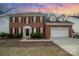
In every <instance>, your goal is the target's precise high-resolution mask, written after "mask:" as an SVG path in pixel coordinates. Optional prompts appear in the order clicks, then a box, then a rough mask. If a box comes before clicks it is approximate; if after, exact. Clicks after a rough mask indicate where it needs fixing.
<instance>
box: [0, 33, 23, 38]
mask: <svg viewBox="0 0 79 59" xmlns="http://www.w3.org/2000/svg"><path fill="white" fill-rule="evenodd" d="M0 38H5V39H9V38H22V34H11V33H4V32H2V33H0Z"/></svg>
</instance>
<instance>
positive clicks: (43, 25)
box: [0, 12, 73, 38]
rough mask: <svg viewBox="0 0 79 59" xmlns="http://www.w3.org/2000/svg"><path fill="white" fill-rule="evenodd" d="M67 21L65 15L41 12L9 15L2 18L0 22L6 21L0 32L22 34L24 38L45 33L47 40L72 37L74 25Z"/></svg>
mask: <svg viewBox="0 0 79 59" xmlns="http://www.w3.org/2000/svg"><path fill="white" fill-rule="evenodd" d="M6 17H8V18H6ZM66 19H67V17H66V16H65V15H59V16H58V15H55V14H46V13H41V12H27V13H21V14H20V13H18V14H17V13H16V14H8V15H6V16H4V17H3V16H2V19H1V17H0V20H3V21H5V23H4V22H2V23H1V24H0V25H3V27H2V26H0V32H3V31H4V32H10V33H13V34H17V33H22V34H23V38H26V37H30V34H31V33H36V32H39V33H43V35H44V37H45V38H54V37H71V36H72V25H73V23H72V22H69V21H67V20H66ZM0 22H1V21H0ZM6 23H7V25H6Z"/></svg>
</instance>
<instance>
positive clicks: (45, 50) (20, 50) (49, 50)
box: [0, 47, 70, 56]
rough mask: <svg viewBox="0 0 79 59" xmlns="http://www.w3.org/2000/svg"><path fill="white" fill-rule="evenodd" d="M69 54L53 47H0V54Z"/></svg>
mask: <svg viewBox="0 0 79 59" xmlns="http://www.w3.org/2000/svg"><path fill="white" fill-rule="evenodd" d="M3 55H4V56H69V55H70V54H68V53H66V52H64V51H62V50H60V49H59V50H58V49H57V48H53V47H38V48H37V47H26V48H25V47H12V48H11V47H6V48H4V47H2V48H0V56H3Z"/></svg>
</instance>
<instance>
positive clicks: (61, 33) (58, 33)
mask: <svg viewBox="0 0 79 59" xmlns="http://www.w3.org/2000/svg"><path fill="white" fill-rule="evenodd" d="M55 37H69V28H57V27H56V28H51V38H55Z"/></svg>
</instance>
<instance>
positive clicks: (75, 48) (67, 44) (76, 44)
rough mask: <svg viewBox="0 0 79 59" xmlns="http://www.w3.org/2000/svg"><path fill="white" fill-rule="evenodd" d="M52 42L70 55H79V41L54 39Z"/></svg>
mask: <svg viewBox="0 0 79 59" xmlns="http://www.w3.org/2000/svg"><path fill="white" fill-rule="evenodd" d="M51 40H52V41H53V42H54V43H56V44H57V45H59V46H60V47H61V48H63V49H64V50H65V51H67V52H69V53H70V54H72V55H75V56H78V55H79V39H75V38H52V39H51Z"/></svg>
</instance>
